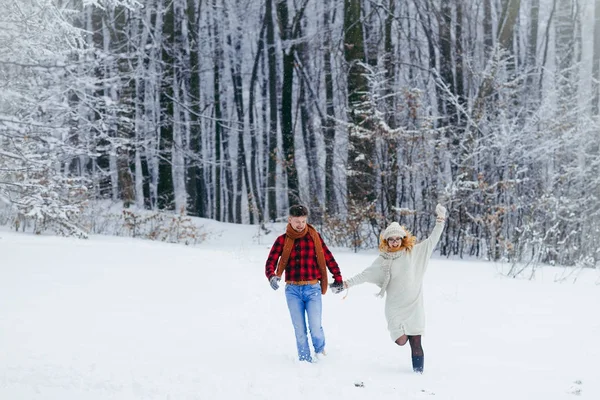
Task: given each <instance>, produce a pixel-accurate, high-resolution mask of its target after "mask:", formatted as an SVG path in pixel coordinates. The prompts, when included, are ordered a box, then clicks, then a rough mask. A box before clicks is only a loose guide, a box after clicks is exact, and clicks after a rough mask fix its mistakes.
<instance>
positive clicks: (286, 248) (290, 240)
mask: <svg viewBox="0 0 600 400" xmlns="http://www.w3.org/2000/svg"><path fill="white" fill-rule="evenodd" d="M307 233H308V234H309V235H310V237H311V238H312V240H313V243H314V244H315V253H316V254H317V265H318V266H319V271H320V272H321V293H322V294H325V293H326V292H327V265H326V263H325V253H324V252H323V246H322V245H321V238H320V237H319V234H318V233H317V230H316V229H315V228H314V227H313V226H312V225H310V224H306V227H304V230H303V231H302V232H297V231H295V230H294V228H292V226H291V225H290V224H288V225H287V227H286V229H285V243H284V244H283V251H282V253H281V257H280V258H279V264H277V271H276V274H277V276H279V277H281V275H282V274H283V271H285V267H287V263H288V259H289V258H290V253H291V252H292V248H293V247H294V241H295V240H296V239H300V238H303V237H304V236H306V234H307Z"/></svg>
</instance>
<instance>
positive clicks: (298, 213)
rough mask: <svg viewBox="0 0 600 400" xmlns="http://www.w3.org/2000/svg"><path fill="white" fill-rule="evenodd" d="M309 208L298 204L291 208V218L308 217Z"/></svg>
mask: <svg viewBox="0 0 600 400" xmlns="http://www.w3.org/2000/svg"><path fill="white" fill-rule="evenodd" d="M307 216H308V208H306V207H305V206H303V205H301V204H296V205H295V206H291V207H290V217H307Z"/></svg>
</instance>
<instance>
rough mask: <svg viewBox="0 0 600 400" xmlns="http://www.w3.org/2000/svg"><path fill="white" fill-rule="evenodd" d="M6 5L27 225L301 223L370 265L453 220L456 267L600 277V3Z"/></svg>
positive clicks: (5, 176)
mask: <svg viewBox="0 0 600 400" xmlns="http://www.w3.org/2000/svg"><path fill="white" fill-rule="evenodd" d="M3 2H5V3H7V4H6V6H7V7H6V10H7V12H6V16H5V19H6V21H7V22H8V24H4V25H5V26H7V27H8V28H6V29H4V30H0V73H1V75H0V82H2V85H3V87H4V89H5V90H3V92H2V93H1V94H0V135H1V136H0V142H1V143H2V151H1V152H0V174H2V182H1V183H0V195H1V198H2V200H3V203H4V204H6V205H8V206H9V208H10V209H11V210H13V211H14V214H15V216H16V217H15V218H41V219H43V220H47V221H55V222H56V221H58V222H59V225H60V226H62V227H63V228H65V229H67V231H69V232H76V231H77V229H78V228H77V223H76V216H77V213H78V210H80V208H81V207H82V206H83V204H84V203H83V201H84V200H86V199H111V200H113V201H122V202H123V204H125V206H136V207H138V208H146V209H150V210H171V211H173V212H176V213H182V214H187V215H191V216H198V217H203V218H211V219H216V220H219V221H227V222H234V223H251V224H262V223H264V222H267V221H274V220H277V219H279V218H282V217H285V216H286V212H287V208H288V207H289V206H290V205H293V204H297V203H304V204H306V205H308V206H309V208H310V209H311V218H312V221H313V222H315V223H317V224H321V225H323V226H328V227H335V228H336V229H338V230H344V229H347V230H348V237H351V238H352V240H351V241H350V245H351V246H354V247H356V248H359V247H365V246H369V245H372V244H373V243H372V240H376V237H377V234H378V233H379V231H380V230H381V229H382V228H383V227H384V226H385V225H387V224H388V223H389V222H390V221H392V220H395V221H399V222H401V223H403V224H405V225H406V226H407V227H408V228H409V229H410V230H411V231H412V232H413V233H415V234H416V235H418V236H421V237H422V236H423V235H426V234H427V233H428V232H429V230H430V229H431V227H432V223H433V218H432V217H431V213H432V210H433V208H434V206H435V204H436V203H437V202H441V203H444V204H445V205H446V206H447V207H448V210H449V219H448V224H447V229H446V230H445V232H444V236H443V238H442V241H441V252H442V254H447V255H460V256H478V257H485V258H488V259H491V260H502V259H504V260H513V261H526V262H531V261H533V262H547V263H560V264H569V265H583V266H594V265H596V262H597V260H598V258H599V257H600V244H599V239H598V233H599V232H598V231H599V228H600V220H599V218H598V216H599V212H600V211H599V202H598V197H599V194H600V180H599V178H598V176H599V174H598V172H599V171H598V164H599V163H600V157H599V143H600V136H599V135H598V113H599V107H600V106H599V103H600V101H599V98H600V96H599V93H600V92H599V86H598V82H599V81H600V0H595V1H593V0H588V1H576V0H447V1H446V0H409V1H399V0H344V1H341V0H340V1H336V0H320V1H316V0H261V1H251V0H146V1H134V0H127V1H124V0H123V1H119V0H105V1H102V0H95V1H83V0H38V1H32V0H26V1H17V0H4V1H3ZM23 33H26V34H23ZM365 231H366V232H367V234H366V235H365V234H364V232H365ZM332 235H333V234H332ZM369 237H370V239H369Z"/></svg>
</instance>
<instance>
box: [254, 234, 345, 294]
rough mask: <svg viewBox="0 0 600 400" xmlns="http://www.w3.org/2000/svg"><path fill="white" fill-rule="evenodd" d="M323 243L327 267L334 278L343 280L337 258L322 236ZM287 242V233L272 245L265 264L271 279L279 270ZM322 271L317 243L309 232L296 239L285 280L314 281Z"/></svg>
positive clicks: (286, 269) (266, 271)
mask: <svg viewBox="0 0 600 400" xmlns="http://www.w3.org/2000/svg"><path fill="white" fill-rule="evenodd" d="M319 238H320V239H321V245H322V246H323V252H324V253H325V264H326V265H327V268H328V269H329V271H330V272H331V274H332V275H333V279H334V280H335V281H336V282H342V281H343V280H342V274H341V272H340V268H339V267H338V264H337V262H336V261H335V258H333V254H331V252H330V251H329V249H328V248H327V246H326V245H325V242H323V239H322V238H321V235H319ZM284 243H285V234H283V235H281V236H279V237H278V238H277V240H275V243H273V247H271V252H270V253H269V257H268V258H267V263H266V265H265V275H267V278H268V279H270V278H271V277H272V276H273V275H275V271H276V270H277V261H278V260H279V257H281V253H282V252H283V244H284ZM320 278H321V272H320V271H319V266H318V264H317V254H316V252H315V244H314V242H313V240H312V238H311V236H310V235H309V234H306V235H305V236H304V237H303V238H300V239H296V241H295V242H294V247H292V251H291V252H290V258H289V260H288V264H287V266H286V267H285V278H284V280H285V281H292V282H298V281H312V280H314V279H320Z"/></svg>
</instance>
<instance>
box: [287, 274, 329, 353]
mask: <svg viewBox="0 0 600 400" xmlns="http://www.w3.org/2000/svg"><path fill="white" fill-rule="evenodd" d="M285 298H286V300H287V305H288V309H289V310H290V316H291V317H292V325H294V332H295V333H296V346H297V347H298V358H299V359H300V361H312V358H311V356H310V348H309V347H308V336H307V335H306V317H308V327H309V329H310V337H311V340H312V344H313V347H314V348H315V353H320V352H322V351H323V349H324V348H325V332H323V327H322V326H321V314H322V310H323V307H322V303H321V285H320V284H319V283H317V284H314V285H290V284H287V285H286V286H285Z"/></svg>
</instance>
